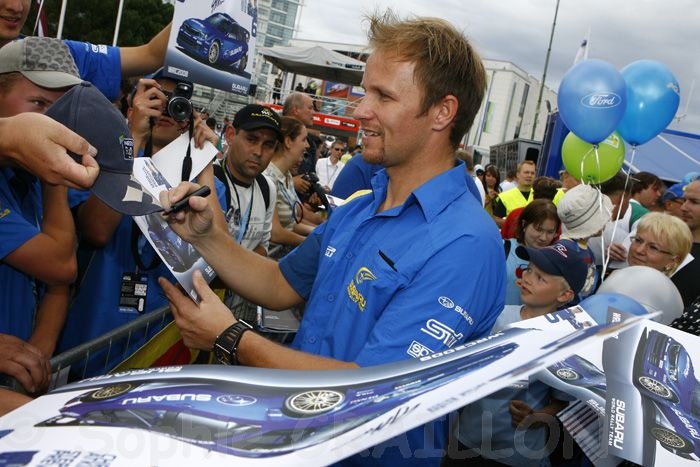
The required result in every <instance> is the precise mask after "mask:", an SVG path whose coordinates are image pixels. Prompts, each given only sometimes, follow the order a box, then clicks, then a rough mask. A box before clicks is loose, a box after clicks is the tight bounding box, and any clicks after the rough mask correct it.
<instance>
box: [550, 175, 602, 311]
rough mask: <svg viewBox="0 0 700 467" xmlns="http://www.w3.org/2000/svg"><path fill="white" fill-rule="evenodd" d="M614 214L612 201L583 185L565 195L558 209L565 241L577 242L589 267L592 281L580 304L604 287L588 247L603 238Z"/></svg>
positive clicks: (579, 297)
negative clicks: (589, 242) (597, 239)
mask: <svg viewBox="0 0 700 467" xmlns="http://www.w3.org/2000/svg"><path fill="white" fill-rule="evenodd" d="M612 210H613V204H612V201H610V198H608V197H607V196H606V195H604V194H602V193H601V192H600V190H599V189H597V188H594V187H592V186H591V185H583V184H581V185H577V186H575V187H573V188H571V189H570V190H568V191H567V192H566V193H564V196H562V198H561V200H559V204H558V205H557V213H558V214H559V218H560V219H561V223H562V225H563V227H562V235H561V238H562V239H569V240H573V241H574V242H575V244H576V245H577V246H578V247H579V249H580V250H581V254H582V256H583V258H584V261H585V262H586V264H587V266H588V277H587V279H586V283H585V284H584V286H583V287H582V288H581V291H580V292H579V294H578V300H579V301H580V300H583V299H584V298H586V297H588V296H589V295H592V294H593V293H595V291H596V290H597V289H598V285H600V274H599V273H598V270H597V268H596V265H595V261H594V259H593V252H592V251H591V249H590V247H589V246H588V239H589V238H591V237H595V236H598V235H600V234H601V232H602V231H603V228H604V227H605V224H606V223H607V222H608V221H609V220H610V216H611V213H612Z"/></svg>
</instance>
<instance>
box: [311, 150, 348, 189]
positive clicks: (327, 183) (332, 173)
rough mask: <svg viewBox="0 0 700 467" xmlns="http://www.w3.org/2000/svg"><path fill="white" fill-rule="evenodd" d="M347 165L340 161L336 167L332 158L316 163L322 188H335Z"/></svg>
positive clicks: (325, 158)
mask: <svg viewBox="0 0 700 467" xmlns="http://www.w3.org/2000/svg"><path fill="white" fill-rule="evenodd" d="M343 167H345V164H343V163H342V162H340V161H338V162H337V163H336V164H335V165H333V163H332V162H331V158H330V157H324V158H323V159H319V160H317V161H316V175H318V183H320V184H321V186H324V187H328V188H329V189H332V188H333V184H334V183H335V181H336V180H337V179H338V174H339V173H340V171H341V170H343Z"/></svg>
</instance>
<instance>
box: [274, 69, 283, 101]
mask: <svg viewBox="0 0 700 467" xmlns="http://www.w3.org/2000/svg"><path fill="white" fill-rule="evenodd" d="M281 92H282V72H279V73H277V76H275V81H274V83H273V85H272V103H273V104H279V103H280V93H281Z"/></svg>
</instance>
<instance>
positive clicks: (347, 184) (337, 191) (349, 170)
mask: <svg viewBox="0 0 700 467" xmlns="http://www.w3.org/2000/svg"><path fill="white" fill-rule="evenodd" d="M381 168H382V166H381V165H380V164H372V163H370V162H367V161H365V159H364V158H363V157H362V153H357V154H355V155H354V156H352V158H351V159H350V160H349V161H348V163H347V164H345V167H343V170H342V172H340V174H339V175H338V178H337V179H336V181H335V183H334V184H333V188H332V189H331V195H333V196H335V197H337V198H340V199H346V198H348V197H350V196H351V195H352V194H353V193H356V192H358V191H360V190H371V189H372V183H371V181H372V177H373V176H374V174H375V173H376V172H377V171H379V170H380V169H381Z"/></svg>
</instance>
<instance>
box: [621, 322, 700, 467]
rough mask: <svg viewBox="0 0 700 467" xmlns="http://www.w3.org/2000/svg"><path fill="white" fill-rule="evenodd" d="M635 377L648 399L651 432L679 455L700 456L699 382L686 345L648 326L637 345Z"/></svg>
mask: <svg viewBox="0 0 700 467" xmlns="http://www.w3.org/2000/svg"><path fill="white" fill-rule="evenodd" d="M633 379H634V380H633V381H634V385H635V386H636V387H637V389H638V390H639V393H640V394H641V395H642V397H643V399H644V401H645V404H644V411H645V413H644V415H645V421H648V423H646V426H647V430H648V433H649V434H650V435H651V436H652V437H653V438H654V439H655V440H656V441H658V442H659V443H660V444H661V446H663V447H664V448H665V449H667V450H668V451H670V452H672V453H674V454H676V455H677V456H681V457H684V458H686V459H692V460H700V457H699V455H700V420H699V419H700V384H699V383H698V381H697V380H696V379H695V372H694V371H693V364H692V362H691V360H690V355H689V354H688V352H687V351H686V350H685V348H683V346H682V345H681V344H680V343H679V342H678V341H676V340H675V339H673V338H672V337H670V336H667V335H665V334H662V333H660V332H658V331H656V330H649V329H646V330H645V331H644V332H643V333H642V335H641V337H640V339H639V345H638V346H637V352H636V354H635V360H634V373H633ZM650 412H651V413H650Z"/></svg>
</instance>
